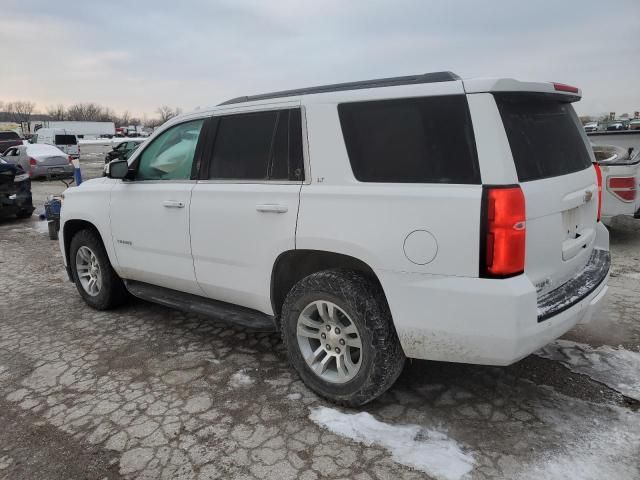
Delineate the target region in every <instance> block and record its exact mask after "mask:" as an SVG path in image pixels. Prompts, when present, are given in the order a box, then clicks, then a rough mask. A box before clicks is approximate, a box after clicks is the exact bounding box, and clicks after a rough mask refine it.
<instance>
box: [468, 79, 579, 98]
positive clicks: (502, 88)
mask: <svg viewBox="0 0 640 480" xmlns="http://www.w3.org/2000/svg"><path fill="white" fill-rule="evenodd" d="M462 83H463V85H464V90H465V92H466V93H494V92H496V93H497V92H513V93H517V92H522V93H542V94H547V95H554V96H558V97H559V98H560V99H561V100H562V101H563V102H577V101H578V100H580V99H581V98H582V90H580V89H579V88H578V87H573V86H571V85H566V84H564V83H557V82H521V81H519V80H515V79H513V78H476V79H471V80H463V81H462Z"/></svg>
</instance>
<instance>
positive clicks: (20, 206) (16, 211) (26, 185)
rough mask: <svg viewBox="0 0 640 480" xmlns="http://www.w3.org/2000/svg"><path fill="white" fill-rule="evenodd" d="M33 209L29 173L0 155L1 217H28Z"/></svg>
mask: <svg viewBox="0 0 640 480" xmlns="http://www.w3.org/2000/svg"><path fill="white" fill-rule="evenodd" d="M33 210H34V208H33V202H32V199H31V180H30V179H29V174H28V173H26V172H25V171H24V170H23V169H22V167H21V166H20V165H17V164H13V163H10V162H8V161H7V160H5V159H4V158H3V157H0V217H9V216H13V215H15V216H17V217H18V218H27V217H30V216H31V214H32V213H33Z"/></svg>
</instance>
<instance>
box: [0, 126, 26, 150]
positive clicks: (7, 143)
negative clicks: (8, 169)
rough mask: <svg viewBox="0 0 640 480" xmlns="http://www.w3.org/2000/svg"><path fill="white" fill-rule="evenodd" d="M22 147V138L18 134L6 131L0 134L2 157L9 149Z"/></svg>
mask: <svg viewBox="0 0 640 480" xmlns="http://www.w3.org/2000/svg"><path fill="white" fill-rule="evenodd" d="M18 145H22V138H20V135H18V133H17V132H14V131H13V130H6V131H3V132H0V155H2V154H3V153H4V152H5V151H7V149H8V148H11V147H17V146H18Z"/></svg>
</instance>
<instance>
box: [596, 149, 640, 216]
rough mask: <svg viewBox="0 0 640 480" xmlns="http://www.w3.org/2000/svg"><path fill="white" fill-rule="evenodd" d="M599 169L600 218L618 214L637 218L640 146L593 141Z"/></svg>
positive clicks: (638, 214) (639, 210)
mask: <svg viewBox="0 0 640 480" xmlns="http://www.w3.org/2000/svg"><path fill="white" fill-rule="evenodd" d="M593 153H594V154H595V157H596V161H597V163H598V165H599V166H600V170H601V172H602V221H603V222H604V223H605V224H606V225H610V224H611V220H612V219H613V218H614V217H616V216H618V215H628V216H635V217H636V218H640V197H639V196H638V189H639V188H640V150H635V149H633V148H622V147H616V146H614V145H593Z"/></svg>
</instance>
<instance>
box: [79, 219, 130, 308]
mask: <svg viewBox="0 0 640 480" xmlns="http://www.w3.org/2000/svg"><path fill="white" fill-rule="evenodd" d="M69 250H70V251H69V263H70V266H71V272H72V275H73V281H74V282H75V284H76V288H77V289H78V292H79V293H80V296H81V297H82V298H83V299H84V301H85V302H86V303H87V305H89V306H90V307H93V308H95V309H97V310H108V309H110V308H115V307H117V306H119V305H121V304H123V303H124V302H125V301H126V299H127V290H126V288H125V286H124V283H123V282H122V280H121V279H120V277H118V274H117V273H116V272H115V271H114V270H113V267H112V266H111V263H110V262H109V257H108V256H107V252H106V251H105V249H104V245H103V244H102V240H101V239H100V238H99V237H98V235H97V234H96V232H94V231H93V230H81V231H79V232H78V233H76V234H75V235H74V237H73V238H72V239H71V248H70V249H69Z"/></svg>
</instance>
